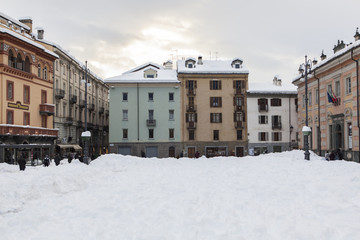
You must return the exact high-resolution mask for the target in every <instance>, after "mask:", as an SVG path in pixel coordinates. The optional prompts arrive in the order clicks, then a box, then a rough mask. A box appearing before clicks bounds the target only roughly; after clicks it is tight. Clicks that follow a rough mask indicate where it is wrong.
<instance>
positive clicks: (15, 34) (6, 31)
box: [0, 27, 59, 58]
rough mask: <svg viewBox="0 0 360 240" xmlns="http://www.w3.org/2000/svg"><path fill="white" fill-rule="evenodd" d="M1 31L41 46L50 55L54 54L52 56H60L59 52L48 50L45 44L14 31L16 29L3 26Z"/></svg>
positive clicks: (38, 46)
mask: <svg viewBox="0 0 360 240" xmlns="http://www.w3.org/2000/svg"><path fill="white" fill-rule="evenodd" d="M0 32H1V33H7V34H9V35H11V36H13V37H16V38H17V39H19V40H21V41H24V42H26V43H29V44H31V45H33V46H35V47H37V48H40V49H41V50H43V51H44V52H46V53H47V54H50V55H52V56H54V57H56V58H59V56H58V55H57V54H55V53H53V52H52V51H49V50H47V49H46V48H45V47H44V46H43V45H41V44H38V43H36V42H35V41H33V40H32V39H29V38H27V37H25V36H23V35H21V34H19V33H17V32H14V31H12V30H10V29H7V28H3V27H0Z"/></svg>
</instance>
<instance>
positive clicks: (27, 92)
mask: <svg viewBox="0 0 360 240" xmlns="http://www.w3.org/2000/svg"><path fill="white" fill-rule="evenodd" d="M23 93H24V96H23V97H24V103H26V104H30V86H27V85H24V92H23Z"/></svg>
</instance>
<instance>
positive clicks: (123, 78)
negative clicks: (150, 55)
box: [104, 63, 180, 83]
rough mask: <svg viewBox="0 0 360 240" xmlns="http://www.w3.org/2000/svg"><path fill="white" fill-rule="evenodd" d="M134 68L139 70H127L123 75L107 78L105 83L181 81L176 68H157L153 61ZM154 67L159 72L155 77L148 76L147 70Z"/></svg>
mask: <svg viewBox="0 0 360 240" xmlns="http://www.w3.org/2000/svg"><path fill="white" fill-rule="evenodd" d="M160 67H161V66H160ZM134 69H141V70H137V71H131V70H130V71H127V72H125V73H123V74H122V75H119V76H115V77H111V78H107V79H105V80H104V81H105V83H180V81H179V80H178V78H177V73H176V70H165V69H163V68H162V67H161V69H157V68H155V67H153V66H152V64H151V63H147V64H143V65H141V66H139V67H137V68H134ZM149 69H153V70H155V71H156V72H157V76H156V77H155V78H146V77H145V73H144V72H145V71H147V70H149Z"/></svg>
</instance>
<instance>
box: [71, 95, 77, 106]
mask: <svg viewBox="0 0 360 240" xmlns="http://www.w3.org/2000/svg"><path fill="white" fill-rule="evenodd" d="M76 102H77V96H75V95H73V94H70V104H75V103H76Z"/></svg>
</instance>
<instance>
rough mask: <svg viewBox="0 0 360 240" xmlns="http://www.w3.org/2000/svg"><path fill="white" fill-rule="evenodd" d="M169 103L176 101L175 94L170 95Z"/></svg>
mask: <svg viewBox="0 0 360 240" xmlns="http://www.w3.org/2000/svg"><path fill="white" fill-rule="evenodd" d="M169 101H170V102H172V101H174V93H169Z"/></svg>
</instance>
